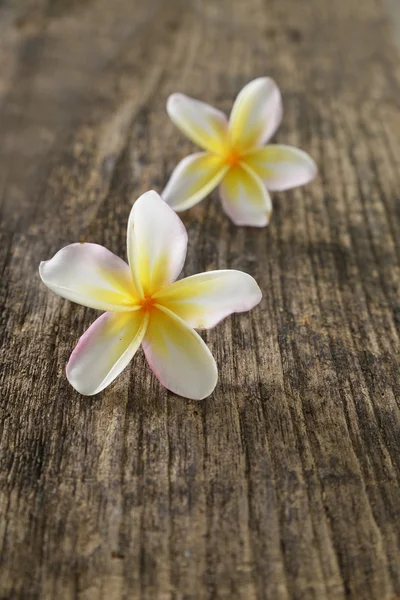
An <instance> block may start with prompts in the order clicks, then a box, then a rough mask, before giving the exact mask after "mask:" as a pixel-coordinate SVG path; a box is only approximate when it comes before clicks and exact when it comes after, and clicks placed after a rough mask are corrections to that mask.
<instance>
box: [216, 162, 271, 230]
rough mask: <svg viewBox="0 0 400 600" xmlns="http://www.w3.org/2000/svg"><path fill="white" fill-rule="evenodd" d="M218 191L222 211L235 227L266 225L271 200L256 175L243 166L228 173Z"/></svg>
mask: <svg viewBox="0 0 400 600" xmlns="http://www.w3.org/2000/svg"><path fill="white" fill-rule="evenodd" d="M219 191H220V198H221V202H222V206H223V209H224V211H225V212H226V214H227V215H228V216H229V217H230V218H231V219H232V221H233V222H234V223H235V225H249V226H253V227H264V226H265V225H268V223H269V219H270V216H271V212H272V204H271V198H270V196H269V194H268V191H267V189H266V188H265V186H264V184H263V182H262V181H261V179H260V178H259V177H258V175H256V174H255V173H254V171H252V170H251V169H250V168H249V167H247V166H246V165H245V164H243V163H242V164H240V165H237V166H236V167H233V168H232V169H231V170H230V171H229V173H228V174H227V175H226V177H225V179H224V180H223V181H222V183H221V185H220V188H219Z"/></svg>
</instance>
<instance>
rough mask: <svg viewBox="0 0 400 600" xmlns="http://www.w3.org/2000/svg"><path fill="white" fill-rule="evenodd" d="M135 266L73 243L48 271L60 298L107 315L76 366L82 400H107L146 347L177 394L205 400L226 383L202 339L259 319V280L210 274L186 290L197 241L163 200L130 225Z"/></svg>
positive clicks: (71, 373) (74, 380)
mask: <svg viewBox="0 0 400 600" xmlns="http://www.w3.org/2000/svg"><path fill="white" fill-rule="evenodd" d="M127 245H128V262H129V264H127V263H125V262H124V261H123V260H121V259H120V258H118V257H117V256H115V255H114V254H112V253H111V252H109V251H108V250H107V249H106V248H103V247H102V246H98V245H97V244H86V243H85V244H79V243H78V244H71V245H70V246H66V247H65V248H63V249H62V250H60V251H59V252H57V254H56V255H55V256H54V257H53V258H52V259H51V260H48V261H46V262H42V263H41V264H40V269H39V270H40V276H41V278H42V281H43V282H44V283H45V284H46V285H47V287H49V288H50V289H51V290H52V291H53V292H55V293H56V294H58V295H60V296H62V297H63V298H67V299H68V300H72V301H73V302H77V303H78V304H82V305H83V306H87V307H89V308H95V309H98V310H104V311H107V312H105V313H104V314H103V315H101V316H100V317H99V318H98V319H97V321H95V322H94V323H93V325H92V326H91V327H89V329H88V330H87V331H86V333H84V335H83V336H82V337H81V339H80V340H79V342H78V345H77V347H76V348H75V350H74V351H73V353H72V355H71V358H70V360H69V362H68V365H67V377H68V380H69V382H70V383H71V385H72V386H73V387H74V388H75V389H76V390H77V391H78V392H80V393H81V394H85V395H89V396H90V395H93V394H97V393H98V392H100V391H101V390H103V389H104V388H105V387H106V386H108V385H109V384H110V383H111V382H112V381H113V380H114V379H115V378H116V377H117V376H118V375H119V374H120V373H121V371H122V370H123V369H124V368H125V367H126V366H127V365H128V363H129V362H130V361H131V359H132V358H133V356H134V354H135V353H136V351H137V349H138V348H139V346H140V344H142V346H143V350H144V353H145V355H146V358H147V360H148V362H149V365H150V367H151V369H152V370H153V372H154V374H155V375H156V377H158V379H159V380H160V381H161V383H162V384H163V385H164V386H165V387H166V388H168V389H169V390H171V391H173V392H175V393H176V394H179V395H181V396H185V397H186V398H191V399H193V400H201V399H203V398H205V397H206V396H208V395H209V394H211V392H212V391H213V389H214V387H215V385H216V383H217V378H218V374H217V367H216V364H215V360H214V358H213V356H212V354H211V352H210V351H209V349H208V348H207V346H206V344H205V343H204V341H203V340H202V338H201V337H200V336H199V335H198V333H196V332H195V331H194V328H196V329H208V328H210V327H214V325H216V324H217V323H218V322H219V321H221V320H222V319H224V318H225V317H226V316H228V315H230V314H232V313H235V312H243V311H247V310H250V309H251V308H253V307H254V306H256V305H257V304H258V303H259V302H260V300H261V296H262V295H261V291H260V288H259V287H258V285H257V283H256V282H255V280H254V279H253V278H252V277H251V276H250V275H248V274H247V273H242V272H241V271H233V270H225V271H210V272H208V273H201V274H199V275H193V276H192V277H187V278H186V279H182V280H180V281H175V280H176V279H177V277H178V276H179V274H180V272H181V270H182V267H183V264H184V262H185V257H186V247H187V233H186V229H185V227H184V225H183V223H182V221H181V220H180V219H179V217H178V215H177V214H176V213H175V212H174V211H173V210H172V209H171V208H170V207H169V206H168V205H167V204H166V203H165V202H164V201H163V200H162V199H161V198H160V196H158V194H156V193H155V192H147V193H146V194H143V196H141V197H140V198H139V199H138V200H137V201H136V202H135V204H134V206H133V208H132V210H131V213H130V217H129V222H128V235H127Z"/></svg>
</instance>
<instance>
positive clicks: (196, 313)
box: [154, 270, 262, 329]
mask: <svg viewBox="0 0 400 600" xmlns="http://www.w3.org/2000/svg"><path fill="white" fill-rule="evenodd" d="M261 298H262V293H261V290H260V288H259V287H258V285H257V283H256V281H255V280H254V279H253V277H251V276H250V275H248V274H247V273H243V272H242V271H230V270H226V271H209V272H208V273H200V274H198V275H193V276H192V277H187V278H186V279H181V280H180V281H176V282H175V283H173V284H172V285H170V286H168V287H166V288H164V289H163V290H161V291H160V292H158V293H157V294H155V296H154V300H156V302H157V304H161V305H163V306H165V307H166V308H168V309H169V310H171V311H172V312H173V313H175V314H176V315H178V316H179V317H180V318H181V319H183V320H184V321H185V322H186V323H187V324H188V325H190V326H191V327H194V328H196V329H208V328H209V327H214V325H216V324H217V323H219V321H221V320H222V319H224V318H225V317H227V316H228V315H230V314H232V313H238V312H245V311H248V310H251V309H252V308H253V307H254V306H256V305H257V304H258V303H259V302H260V301H261Z"/></svg>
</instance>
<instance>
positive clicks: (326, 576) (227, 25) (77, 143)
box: [0, 0, 400, 600]
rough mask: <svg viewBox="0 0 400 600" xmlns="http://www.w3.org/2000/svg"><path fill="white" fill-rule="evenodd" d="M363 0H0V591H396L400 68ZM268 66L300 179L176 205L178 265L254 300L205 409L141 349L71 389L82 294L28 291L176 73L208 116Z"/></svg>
mask: <svg viewBox="0 0 400 600" xmlns="http://www.w3.org/2000/svg"><path fill="white" fill-rule="evenodd" d="M386 11H387V8H385V4H384V3H383V2H381V1H380V0H363V1H362V2H360V0H335V1H334V2H332V0H309V1H307V2H305V1H304V2H303V1H299V0H218V1H217V0H182V1H180V0H171V1H169V2H166V1H164V0H146V1H144V0H112V1H109V0H93V1H89V0H79V1H78V0H74V1H70V2H68V1H67V0H36V1H35V2H34V1H33V0H21V2H11V0H9V1H7V0H5V1H4V0H2V1H0V207H1V208H0V210H1V224H0V268H1V273H2V280H1V292H0V307H1V318H0V332H1V336H2V347H1V373H0V382H1V411H2V419H1V425H0V436H1V437H0V460H1V463H0V476H1V480H0V491H1V494H0V514H1V518H0V551H1V556H2V561H1V570H0V573H1V576H0V598H1V599H2V600H6V599H7V600H8V599H12V600H13V599H31V598H32V599H40V600H43V599H46V600H47V599H52V598H57V599H60V600H64V599H65V600H67V599H75V598H76V599H79V600H92V599H96V600H97V599H104V600H114V599H116V600H119V599H134V600H135V599H140V600H153V599H155V600H170V599H171V600H197V599H199V600H203V599H210V600H211V599H218V600H219V599H239V600H255V599H257V600H258V599H260V600H264V599H266V600H292V599H293V600H294V599H301V600H308V599H313V600H314V599H315V600H344V599H351V600H394V599H399V598H400V491H399V478H400V451H399V446H400V405H399V398H400V380H399V358H400V352H399V349H400V347H399V327H400V304H399V286H400V269H399V259H400V219H399V217H400V191H399V190H400V164H399V160H400V152H399V150H400V70H399V54H398V52H397V50H396V48H395V42H394V40H395V35H394V32H393V31H391V29H390V25H389V22H388V13H387V12H386ZM260 75H270V76H272V77H274V78H275V79H276V81H277V82H278V84H279V86H280V87H281V89H282V93H283V97H284V104H285V118H284V122H283V126H282V127H281V129H280V130H279V132H278V135H277V136H276V139H277V140H279V142H281V143H289V144H293V145H296V146H299V147H301V148H303V149H304V150H306V151H308V152H309V153H310V154H312V156H313V157H314V158H315V160H316V161H317V163H318V165H319V167H320V176H319V178H318V179H317V180H316V181H315V182H314V183H313V184H311V185H309V186H307V187H305V188H302V189H299V190H295V191H293V192H287V193H281V194H275V195H274V198H273V201H274V213H273V219H272V222H271V225H270V227H269V228H267V229H264V230H256V229H246V228H239V229H238V228H235V227H234V226H233V225H232V224H231V223H230V222H229V220H228V219H227V218H226V217H225V215H224V213H223V212H222V210H221V208H220V206H219V204H218V201H217V198H216V195H212V197H211V199H208V200H207V201H205V202H203V203H202V204H201V205H199V206H198V207H196V208H195V209H192V210H191V211H189V212H187V213H185V214H184V217H183V218H184V222H185V224H186V226H187V228H188V231H189V239H190V244H189V254H188V261H187V264H186V270H185V273H186V274H192V273H195V272H198V271H203V270H207V269H214V268H225V267H234V268H239V269H243V270H246V271H248V272H249V273H251V274H252V275H253V276H254V277H256V279H257V280H258V282H259V284H260V285H261V287H262V289H263V291H264V299H263V302H262V304H261V305H260V307H258V308H257V309H255V310H254V311H252V312H251V313H248V314H244V315H240V316H234V317H233V318H230V319H228V320H226V321H225V322H224V323H222V324H221V325H219V326H218V327H217V328H216V329H215V330H212V331H210V332H207V333H206V335H205V339H206V341H207V343H208V344H209V346H210V348H211V350H212V351H213V353H214V355H215V357H216V359H217V361H218V365H219V370H220V380H219V385H218V387H217V389H216V391H215V393H214V394H213V395H212V396H211V397H210V398H209V399H207V400H206V401H204V402H201V403H196V402H188V401H185V400H183V399H181V398H177V397H175V396H173V395H172V394H169V393H167V392H166V391H165V390H164V389H162V388H161V387H160V385H159V384H158V382H157V381H156V380H155V378H154V377H153V376H152V375H151V373H150V371H149V369H148V368H147V366H146V364H145V360H144V358H143V356H142V354H141V353H139V354H138V355H137V357H136V358H135V359H134V362H133V364H132V366H131V368H130V369H127V370H126V371H125V372H124V374H123V375H122V376H121V377H120V378H119V379H118V380H117V382H116V383H115V384H114V385H113V386H111V387H110V388H109V389H107V390H106V391H105V392H103V393H102V394H101V395H99V396H96V397H93V398H89V399H88V398H84V397H81V396H79V395H78V394H77V393H75V392H74V390H73V389H72V388H71V387H70V386H69V384H68V382H67V380H66V378H65V373H64V370H65V364H66V361H67V359H68V357H69V354H70V353H71V351H72V349H73V348H74V345H75V343H76V341H77V339H78V338H79V336H80V335H81V334H82V333H83V331H84V330H85V329H86V327H87V326H88V325H89V324H90V323H91V322H92V321H93V320H94V319H95V317H96V313H95V311H91V310H85V309H83V308H81V307H79V306H77V305H73V304H71V303H69V302H67V301H64V300H62V299H60V298H58V297H56V296H54V295H52V294H51V293H50V292H49V291H48V290H47V289H46V288H45V287H44V286H43V285H41V283H40V280H39V275H38V264H39V261H40V260H43V259H48V258H50V257H51V256H52V255H53V254H54V253H55V252H56V251H57V250H58V249H59V248H61V247H62V246H63V245H65V244H67V243H70V242H73V241H83V240H84V241H92V242H97V243H100V244H104V245H105V246H107V247H108V248H109V249H110V250H112V251H113V252H115V253H116V254H119V255H120V256H124V255H125V235H126V234H125V227H126V220H127V216H128V213H129V210H130V206H131V204H132V202H133V201H134V199H136V198H137V197H138V196H139V195H140V194H141V193H142V192H144V191H146V190H148V189H150V188H154V189H156V190H157V191H160V190H161V189H162V187H163V186H164V184H165V182H166V180H167V178H168V176H169V173H170V172H171V170H172V168H173V167H174V165H175V164H176V162H177V161H178V160H179V159H180V158H181V157H183V156H184V155H185V154H186V153H187V152H189V151H192V149H193V147H192V145H191V144H190V143H189V142H187V141H186V140H185V139H184V138H183V136H181V135H180V134H179V132H178V131H177V130H176V129H175V128H174V126H173V125H172V124H171V123H170V121H169V119H168V117H167V116H166V112H165V103H166V99H167V97H168V95H169V94H170V93H171V92H174V91H181V92H185V93H188V94H190V95H193V96H195V97H199V98H201V99H203V100H205V101H209V102H211V103H212V104H214V105H216V106H218V107H219V108H221V109H224V110H227V111H228V110H229V109H230V107H231V103H232V100H233V98H234V96H235V95H236V93H237V92H238V91H239V90H240V89H241V87H242V86H243V85H244V84H245V83H247V82H248V81H249V80H251V79H252V78H254V77H257V76H260Z"/></svg>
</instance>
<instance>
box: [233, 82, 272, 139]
mask: <svg viewBox="0 0 400 600" xmlns="http://www.w3.org/2000/svg"><path fill="white" fill-rule="evenodd" d="M281 120H282V99H281V94H280V91H279V88H278V86H277V85H276V83H275V82H274V81H273V80H272V79H270V78H269V77H259V78H258V79H254V81H251V82H250V83H248V84H247V85H246V86H245V87H244V88H243V89H242V91H241V92H240V93H239V95H238V97H237V98H236V100H235V103H234V105H233V108H232V112H231V117H230V120H229V131H230V136H231V141H232V144H233V146H234V147H236V148H240V149H241V150H246V149H248V148H251V147H253V146H261V145H262V144H264V143H265V142H266V141H267V140H268V139H269V138H271V137H272V136H273V134H274V133H275V131H276V130H277V129H278V127H279V124H280V122H281Z"/></svg>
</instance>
